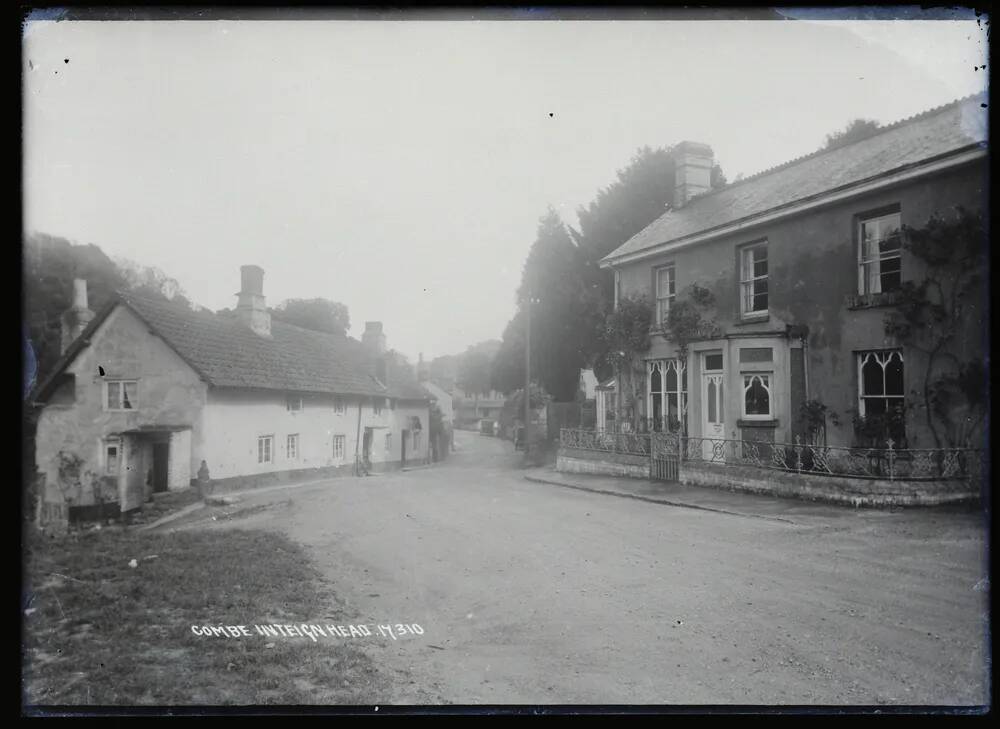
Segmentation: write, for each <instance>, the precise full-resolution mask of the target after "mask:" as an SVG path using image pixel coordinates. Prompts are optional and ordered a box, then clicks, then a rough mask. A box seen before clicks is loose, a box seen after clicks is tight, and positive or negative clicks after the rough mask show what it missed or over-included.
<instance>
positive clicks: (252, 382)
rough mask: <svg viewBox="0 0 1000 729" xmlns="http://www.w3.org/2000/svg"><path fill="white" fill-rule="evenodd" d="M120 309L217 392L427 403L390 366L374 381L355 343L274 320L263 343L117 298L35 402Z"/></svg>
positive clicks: (168, 309) (197, 317)
mask: <svg viewBox="0 0 1000 729" xmlns="http://www.w3.org/2000/svg"><path fill="white" fill-rule="evenodd" d="M117 305H125V306H127V307H128V308H129V309H131V310H132V311H133V312H134V313H135V314H136V315H137V316H138V317H139V318H140V319H142V320H143V321H144V322H145V323H146V324H147V325H149V328H150V329H151V330H152V331H153V333H154V334H156V335H157V336H159V337H161V338H162V339H163V340H164V341H165V342H166V343H167V345H168V346H169V347H171V348H172V349H173V350H174V351H175V352H176V353H177V354H178V355H179V356H180V357H181V358H182V359H183V360H184V361H185V362H187V364H188V365H190V366H191V367H192V369H194V370H195V371H196V372H197V373H198V374H199V375H200V376H201V377H202V378H203V379H204V380H205V381H206V382H207V383H208V384H209V385H211V386H213V387H236V388H252V389H263V390H280V391H285V392H302V393H309V392H314V393H333V394H341V395H369V396H377V395H383V396H385V397H394V398H401V399H414V400H427V395H426V394H425V393H424V391H423V389H422V388H420V386H419V385H418V384H417V382H416V377H415V376H414V375H412V374H410V373H408V372H407V369H406V368H405V367H401V366H398V365H397V363H395V362H394V361H393V358H392V357H387V358H386V359H387V360H388V361H387V364H386V379H387V380H388V382H386V383H381V382H379V380H378V379H376V372H377V367H376V363H375V360H374V359H373V358H372V357H370V356H368V354H367V353H366V351H365V348H364V346H363V345H362V344H361V342H359V341H357V340H356V339H352V338H350V337H347V336H343V335H340V336H338V335H334V334H327V333H324V332H316V331H312V330H309V329H303V328H301V327H297V326H294V325H292V324H288V323H286V322H282V321H278V320H275V319H272V320H271V338H270V339H267V338H264V337H260V336H258V335H257V334H255V333H254V332H253V331H251V330H250V328H249V327H247V326H245V325H243V324H242V323H241V322H240V321H239V320H238V319H237V318H236V317H235V316H234V315H232V314H229V315H226V314H214V313H212V312H209V311H205V310H202V311H192V310H191V309H188V308H187V307H185V306H182V305H179V304H174V303H171V302H169V301H161V300H156V299H148V298H145V297H140V296H135V295H133V294H125V293H119V294H118V296H117V299H115V300H113V301H112V302H110V303H109V304H108V306H106V307H105V308H104V309H103V310H102V311H101V312H100V313H99V314H98V315H97V316H96V317H94V319H93V321H91V322H90V324H89V325H88V326H87V328H86V329H85V330H84V331H83V333H82V334H81V335H80V336H79V337H78V338H77V339H76V340H75V341H74V342H73V343H72V345H71V346H70V347H69V349H67V351H66V353H65V354H64V355H63V356H62V357H61V358H60V360H59V362H57V363H56V366H55V368H54V370H53V372H52V374H51V375H50V376H49V377H47V378H46V380H45V381H44V382H42V383H40V384H39V386H38V388H37V390H36V394H35V399H39V400H42V399H44V398H45V397H46V396H47V393H48V392H49V391H50V389H51V386H52V385H53V384H54V383H55V381H56V380H57V378H58V376H59V374H60V373H61V372H62V371H63V370H64V369H65V368H66V367H67V366H68V365H69V363H70V362H72V361H73V359H74V358H75V357H76V355H77V353H78V352H79V351H80V349H81V348H82V347H83V346H84V345H85V343H86V341H87V340H88V339H89V338H90V336H91V335H92V334H93V332H94V331H96V329H97V328H98V327H99V326H100V324H101V322H103V321H104V320H105V319H106V318H107V317H108V315H109V314H110V313H111V311H112V310H113V309H114V308H115V306H117Z"/></svg>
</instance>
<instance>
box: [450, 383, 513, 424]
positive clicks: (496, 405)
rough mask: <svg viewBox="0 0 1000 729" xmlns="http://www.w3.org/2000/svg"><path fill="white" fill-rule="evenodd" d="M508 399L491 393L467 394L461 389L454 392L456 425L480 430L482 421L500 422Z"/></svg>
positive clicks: (457, 388) (493, 391)
mask: <svg viewBox="0 0 1000 729" xmlns="http://www.w3.org/2000/svg"><path fill="white" fill-rule="evenodd" d="M505 400H506V398H505V397H504V396H503V394H501V393H499V392H496V391H495V390H491V391H490V392H486V393H483V392H472V393H466V392H465V391H463V390H462V388H461V387H456V388H455V389H454V391H453V402H454V407H455V424H456V425H457V426H458V427H463V426H465V427H473V428H478V427H479V423H480V421H482V420H492V421H494V422H496V421H498V420H499V418H500V413H501V412H502V411H503V405H504V401H505Z"/></svg>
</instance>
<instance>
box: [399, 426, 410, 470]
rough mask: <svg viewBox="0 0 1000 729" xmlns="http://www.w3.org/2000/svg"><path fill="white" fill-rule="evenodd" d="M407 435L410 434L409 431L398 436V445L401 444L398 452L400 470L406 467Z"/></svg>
mask: <svg viewBox="0 0 1000 729" xmlns="http://www.w3.org/2000/svg"><path fill="white" fill-rule="evenodd" d="M409 434H410V431H408V430H404V431H403V432H402V434H401V435H400V436H399V440H400V443H401V444H402V445H401V446H400V450H399V467H400V468H402V467H403V466H405V465H406V436H408V435H409Z"/></svg>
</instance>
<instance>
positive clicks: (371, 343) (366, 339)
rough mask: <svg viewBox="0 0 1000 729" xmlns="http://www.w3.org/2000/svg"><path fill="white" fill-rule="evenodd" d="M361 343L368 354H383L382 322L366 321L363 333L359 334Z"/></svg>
mask: <svg viewBox="0 0 1000 729" xmlns="http://www.w3.org/2000/svg"><path fill="white" fill-rule="evenodd" d="M361 343H362V344H363V345H364V346H365V348H366V349H367V350H368V353H369V354H372V355H383V354H385V334H384V333H383V332H382V322H380V321H366V322H365V333H364V334H362V335H361Z"/></svg>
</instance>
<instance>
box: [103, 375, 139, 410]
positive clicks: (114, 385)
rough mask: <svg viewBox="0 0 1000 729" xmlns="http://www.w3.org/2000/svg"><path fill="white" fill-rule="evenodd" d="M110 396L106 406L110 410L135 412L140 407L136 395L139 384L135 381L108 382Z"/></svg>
mask: <svg viewBox="0 0 1000 729" xmlns="http://www.w3.org/2000/svg"><path fill="white" fill-rule="evenodd" d="M107 388H108V396H107V399H106V400H105V405H106V406H107V409H108V410H135V408H136V407H137V406H138V404H139V403H138V400H137V398H136V395H137V394H138V393H137V391H138V389H139V383H138V382H137V381H135V380H108V381H107Z"/></svg>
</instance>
